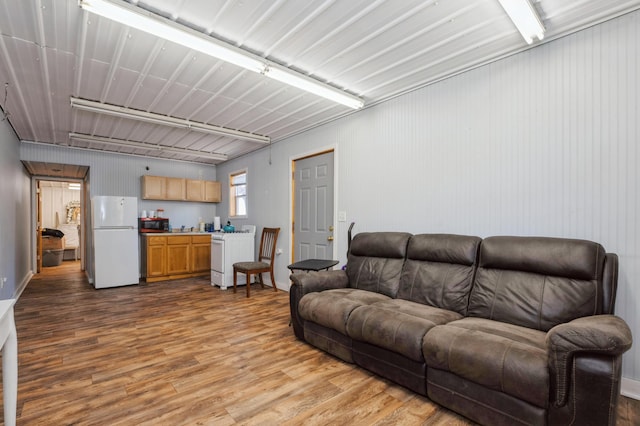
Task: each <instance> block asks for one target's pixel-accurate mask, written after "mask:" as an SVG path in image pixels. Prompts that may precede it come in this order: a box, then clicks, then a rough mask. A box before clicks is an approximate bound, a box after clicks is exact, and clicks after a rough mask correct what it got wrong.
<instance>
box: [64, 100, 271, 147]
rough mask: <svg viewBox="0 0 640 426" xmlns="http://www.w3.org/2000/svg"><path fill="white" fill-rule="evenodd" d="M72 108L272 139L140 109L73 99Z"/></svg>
mask: <svg viewBox="0 0 640 426" xmlns="http://www.w3.org/2000/svg"><path fill="white" fill-rule="evenodd" d="M70 99H71V107H72V108H76V109H79V110H82V111H88V112H95V113H98V114H106V115H111V116H114V117H119V118H126V119H129V120H137V121H144V122H145V123H152V124H160V125H162V126H169V127H176V128H178V129H186V130H193V131H196V132H200V133H207V134H211V135H218V136H227V137H232V138H235V139H242V140H247V141H250V142H257V143H263V144H268V143H269V142H270V141H271V138H269V137H268V136H262V135H256V134H254V133H249V132H244V131H242V130H235V129H227V128H226V127H220V126H214V125H211V124H206V123H200V122H198V121H191V120H185V119H184V118H176V117H169V116H168V115H162V114H156V113H153V112H147V111H141V110H139V109H133V108H125V107H121V106H117V105H110V104H103V103H100V102H95V101H89V100H87V99H80V98H74V97H71V98H70Z"/></svg>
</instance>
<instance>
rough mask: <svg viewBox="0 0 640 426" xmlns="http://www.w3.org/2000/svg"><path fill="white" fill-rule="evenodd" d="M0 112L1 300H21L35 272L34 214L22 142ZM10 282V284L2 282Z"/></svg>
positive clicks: (0, 111)
mask: <svg viewBox="0 0 640 426" xmlns="http://www.w3.org/2000/svg"><path fill="white" fill-rule="evenodd" d="M2 116H3V112H2V110H1V109H0V206H1V207H0V287H2V288H0V299H10V298H15V297H17V296H18V293H19V292H20V291H21V289H23V288H24V287H25V286H26V284H27V282H28V281H29V279H31V276H32V271H31V265H30V259H29V256H28V253H29V251H30V249H31V246H30V241H31V240H30V237H29V236H30V224H29V222H28V221H25V220H24V218H25V217H29V214H30V210H31V203H30V200H31V198H30V186H29V177H28V175H27V173H26V171H25V170H24V168H23V167H22V164H21V163H20V160H19V142H18V138H17V137H16V135H15V133H14V132H13V129H12V128H11V127H10V126H9V124H8V123H7V120H2V118H1V117H2ZM4 278H6V279H7V280H6V282H3V281H2V280H3V279H4Z"/></svg>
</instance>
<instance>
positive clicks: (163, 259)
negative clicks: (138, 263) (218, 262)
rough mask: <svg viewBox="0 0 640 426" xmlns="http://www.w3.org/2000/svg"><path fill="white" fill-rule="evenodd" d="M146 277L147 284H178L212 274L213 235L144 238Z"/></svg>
mask: <svg viewBox="0 0 640 426" xmlns="http://www.w3.org/2000/svg"><path fill="white" fill-rule="evenodd" d="M141 238H142V239H143V240H142V244H141V246H142V262H143V274H144V278H145V280H146V281H147V282H155V281H166V280H175V279H180V278H189V277H196V276H205V275H209V273H210V269H211V266H210V263H211V236H210V235H208V234H207V235H183V234H163V235H143V236H142V237H141Z"/></svg>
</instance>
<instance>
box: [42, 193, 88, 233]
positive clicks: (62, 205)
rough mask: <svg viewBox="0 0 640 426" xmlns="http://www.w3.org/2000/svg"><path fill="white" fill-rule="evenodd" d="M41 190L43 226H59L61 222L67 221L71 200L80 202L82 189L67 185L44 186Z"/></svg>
mask: <svg viewBox="0 0 640 426" xmlns="http://www.w3.org/2000/svg"><path fill="white" fill-rule="evenodd" d="M40 192H41V196H42V227H43V228H57V227H59V225H60V224H64V223H67V205H68V204H69V203H70V202H71V201H77V202H78V203H79V202H80V191H74V190H71V189H69V188H67V187H61V186H44V187H42V188H41V190H40ZM56 218H57V223H56Z"/></svg>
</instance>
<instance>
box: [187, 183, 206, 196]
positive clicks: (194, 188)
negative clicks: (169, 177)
mask: <svg viewBox="0 0 640 426" xmlns="http://www.w3.org/2000/svg"><path fill="white" fill-rule="evenodd" d="M186 187H187V201H203V200H204V188H203V181H201V180H194V179H187V180H186Z"/></svg>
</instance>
